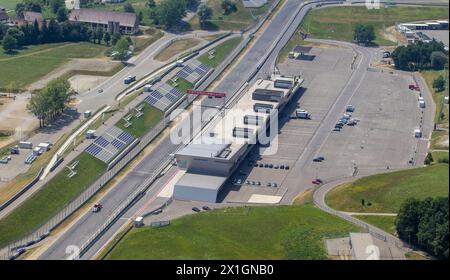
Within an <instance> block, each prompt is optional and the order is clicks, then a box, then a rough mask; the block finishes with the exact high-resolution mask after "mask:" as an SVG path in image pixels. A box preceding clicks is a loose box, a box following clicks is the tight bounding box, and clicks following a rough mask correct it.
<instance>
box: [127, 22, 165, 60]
mask: <svg viewBox="0 0 450 280" xmlns="http://www.w3.org/2000/svg"><path fill="white" fill-rule="evenodd" d="M163 36H164V33H163V32H162V31H161V30H158V29H156V28H149V29H147V30H145V35H144V36H138V37H134V36H133V37H131V40H133V46H134V54H137V53H139V52H141V51H143V50H145V49H146V48H147V47H148V46H150V45H151V44H153V43H154V42H156V41H158V40H159V39H160V38H162V37H163Z"/></svg>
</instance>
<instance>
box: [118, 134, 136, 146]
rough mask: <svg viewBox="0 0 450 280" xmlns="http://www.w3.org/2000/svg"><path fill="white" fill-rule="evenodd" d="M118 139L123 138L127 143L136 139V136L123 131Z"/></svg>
mask: <svg viewBox="0 0 450 280" xmlns="http://www.w3.org/2000/svg"><path fill="white" fill-rule="evenodd" d="M117 139H119V140H122V141H123V142H125V143H126V144H129V143H131V141H133V140H134V137H133V136H132V135H131V134H129V133H128V132H122V133H121V134H120V135H119V136H118V137H117Z"/></svg>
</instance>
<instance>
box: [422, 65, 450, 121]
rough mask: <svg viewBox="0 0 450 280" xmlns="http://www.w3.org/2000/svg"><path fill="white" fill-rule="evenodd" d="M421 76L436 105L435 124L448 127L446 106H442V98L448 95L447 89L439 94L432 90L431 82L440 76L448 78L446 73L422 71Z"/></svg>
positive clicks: (442, 71)
mask: <svg viewBox="0 0 450 280" xmlns="http://www.w3.org/2000/svg"><path fill="white" fill-rule="evenodd" d="M421 74H422V77H423V78H424V79H425V81H426V83H427V86H428V89H429V90H430V92H431V94H432V95H433V100H434V103H435V104H436V115H435V122H436V123H438V124H440V125H441V126H443V127H448V121H449V113H448V105H444V96H446V95H448V88H447V89H445V90H443V91H441V92H438V91H436V90H435V89H434V88H433V81H434V80H435V79H437V78H438V77H439V76H440V75H442V76H443V77H444V78H445V77H446V76H448V73H447V71H444V70H441V71H437V70H430V71H423V72H421ZM441 112H442V113H444V115H443V118H441V117H440V116H439V115H440V114H441Z"/></svg>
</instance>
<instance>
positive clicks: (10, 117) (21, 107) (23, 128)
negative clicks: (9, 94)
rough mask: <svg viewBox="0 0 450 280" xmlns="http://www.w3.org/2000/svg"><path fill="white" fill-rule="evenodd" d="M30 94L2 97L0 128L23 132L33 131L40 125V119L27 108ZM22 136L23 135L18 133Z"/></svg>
mask: <svg viewBox="0 0 450 280" xmlns="http://www.w3.org/2000/svg"><path fill="white" fill-rule="evenodd" d="M28 97H29V95H28V94H25V93H23V94H18V95H17V96H16V99H15V100H13V99H8V100H7V101H6V102H4V100H5V99H2V102H4V104H3V105H1V106H0V120H2V121H1V122H0V130H8V131H16V133H19V134H22V133H27V132H29V131H32V130H33V128H34V127H36V126H37V125H38V121H37V120H36V118H34V117H33V115H32V114H30V113H29V112H28V110H27V103H28ZM17 136H18V137H19V138H21V135H17Z"/></svg>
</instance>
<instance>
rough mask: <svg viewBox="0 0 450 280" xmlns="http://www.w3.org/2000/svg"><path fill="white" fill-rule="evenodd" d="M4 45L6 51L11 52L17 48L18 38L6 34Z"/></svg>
mask: <svg viewBox="0 0 450 280" xmlns="http://www.w3.org/2000/svg"><path fill="white" fill-rule="evenodd" d="M2 45H3V49H4V50H5V52H6V53H11V52H12V50H14V49H15V48H17V40H16V38H14V37H13V36H11V35H9V34H6V35H5V37H3V43H2Z"/></svg>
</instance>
